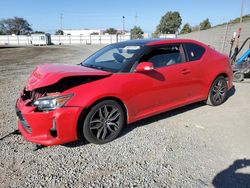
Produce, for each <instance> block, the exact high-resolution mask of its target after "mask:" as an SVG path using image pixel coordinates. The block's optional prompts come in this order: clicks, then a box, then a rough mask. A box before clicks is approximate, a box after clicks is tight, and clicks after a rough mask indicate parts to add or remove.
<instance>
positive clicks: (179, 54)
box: [140, 44, 185, 68]
mask: <svg viewBox="0 0 250 188" xmlns="http://www.w3.org/2000/svg"><path fill="white" fill-rule="evenodd" d="M142 61H149V62H152V63H153V65H154V67H155V68H158V67H163V66H168V65H173V64H177V63H182V62H184V61H185V55H184V50H183V47H182V45H180V44H171V45H165V46H159V47H155V48H153V49H152V50H151V51H149V52H148V53H147V54H145V55H144V56H143V57H142V58H141V60H140V62H142Z"/></svg>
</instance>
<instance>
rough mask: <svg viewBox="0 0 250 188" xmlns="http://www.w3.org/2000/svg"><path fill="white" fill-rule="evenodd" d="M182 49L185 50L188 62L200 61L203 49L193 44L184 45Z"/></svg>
mask: <svg viewBox="0 0 250 188" xmlns="http://www.w3.org/2000/svg"><path fill="white" fill-rule="evenodd" d="M184 47H185V49H186V53H187V57H188V60H189V61H196V60H199V59H201V57H202V56H203V54H204V52H205V48H203V47H202V46H199V45H197V44H193V43H185V44H184Z"/></svg>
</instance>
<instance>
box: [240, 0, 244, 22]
mask: <svg viewBox="0 0 250 188" xmlns="http://www.w3.org/2000/svg"><path fill="white" fill-rule="evenodd" d="M243 9H244V2H243V0H241V10H240V23H242V16H243Z"/></svg>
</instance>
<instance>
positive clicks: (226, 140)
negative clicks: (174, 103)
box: [0, 46, 250, 187]
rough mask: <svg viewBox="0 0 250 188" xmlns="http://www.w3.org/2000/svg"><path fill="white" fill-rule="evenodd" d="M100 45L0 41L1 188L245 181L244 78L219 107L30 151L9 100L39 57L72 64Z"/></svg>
mask: <svg viewBox="0 0 250 188" xmlns="http://www.w3.org/2000/svg"><path fill="white" fill-rule="evenodd" d="M98 48H100V46H71V47H68V46H59V47H58V46H53V47H23V48H0V102H1V103H0V104H1V105H0V171H1V173H0V185H1V186H0V187H250V147H249V143H250V136H249V135H250V123H249V122H250V116H249V114H250V105H249V104H250V84H249V83H247V82H243V83H240V84H235V86H236V92H235V94H234V95H232V96H231V97H230V98H229V99H228V100H227V101H226V103H224V104H223V105H221V106H219V107H210V106H206V105H204V104H203V103H196V104H193V105H189V106H186V107H182V108H179V109H176V110H172V111H170V112H166V113H163V114H160V115H157V116H154V117H152V118H148V119H145V120H142V121H139V122H136V123H134V124H132V125H129V126H127V127H126V128H125V129H124V131H123V133H122V135H121V136H120V137H119V138H118V139H116V140H114V141H113V142H111V143H108V144H105V145H94V144H86V143H85V142H84V141H77V142H74V143H70V144H66V145H60V146H53V147H46V148H42V149H39V150H37V151H33V144H31V143H29V142H27V141H25V140H24V138H22V137H21V136H20V135H15V134H9V133H11V132H12V131H14V130H15V129H16V127H17V118H16V115H15V112H14V104H15V100H16V98H17V97H18V95H19V91H20V90H21V88H22V87H23V86H24V85H25V81H26V79H27V76H28V74H29V73H30V71H31V70H32V69H33V68H34V67H35V65H37V64H39V63H45V62H46V63H54V62H57V63H71V64H72V63H73V64H76V63H79V62H80V61H81V60H82V59H84V58H85V57H87V56H88V55H89V54H91V53H92V52H93V51H95V50H97V49H98Z"/></svg>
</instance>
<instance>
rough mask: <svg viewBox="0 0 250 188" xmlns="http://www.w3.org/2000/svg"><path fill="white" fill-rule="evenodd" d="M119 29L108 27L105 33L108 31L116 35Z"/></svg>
mask: <svg viewBox="0 0 250 188" xmlns="http://www.w3.org/2000/svg"><path fill="white" fill-rule="evenodd" d="M117 32H118V31H117V30H116V29H115V28H112V27H111V28H109V29H106V31H104V33H108V34H110V35H114V34H117Z"/></svg>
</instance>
